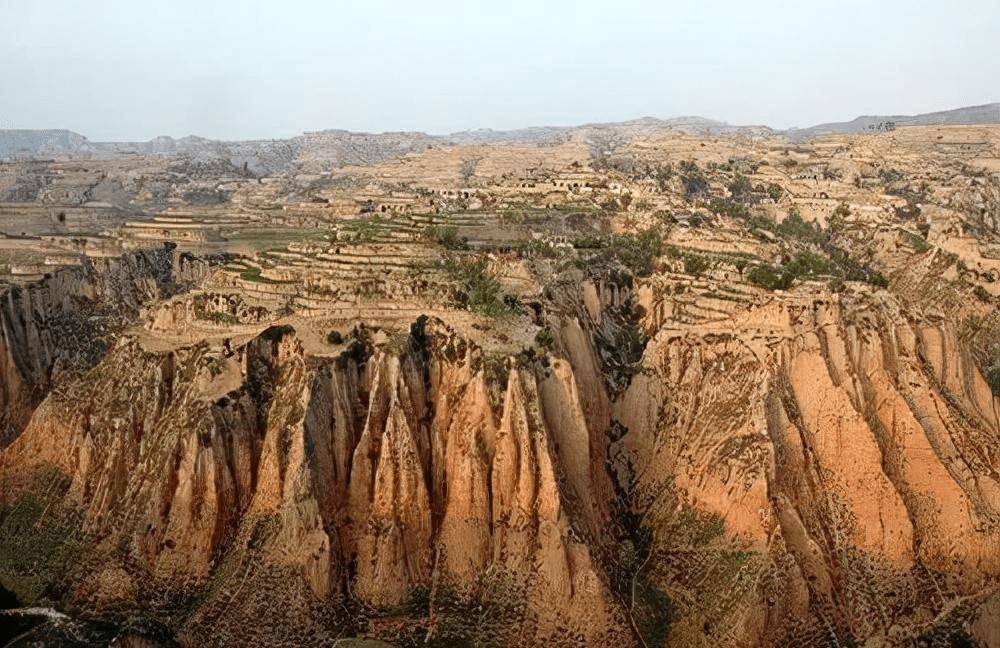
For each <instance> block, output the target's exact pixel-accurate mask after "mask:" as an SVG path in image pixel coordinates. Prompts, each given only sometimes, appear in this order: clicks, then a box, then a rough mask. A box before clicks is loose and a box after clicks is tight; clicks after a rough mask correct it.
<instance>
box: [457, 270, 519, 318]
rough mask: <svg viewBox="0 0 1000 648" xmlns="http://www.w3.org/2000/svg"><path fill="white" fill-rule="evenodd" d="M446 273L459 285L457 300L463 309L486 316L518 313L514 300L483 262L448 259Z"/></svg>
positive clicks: (514, 297)
mask: <svg viewBox="0 0 1000 648" xmlns="http://www.w3.org/2000/svg"><path fill="white" fill-rule="evenodd" d="M445 270H446V271H447V272H448V274H450V275H451V276H452V277H453V278H454V279H455V280H457V281H458V282H459V283H460V285H461V287H460V289H459V294H458V301H459V303H460V304H461V306H462V307H463V308H465V309H466V310H468V311H471V312H473V313H478V314H479V315H485V316H487V317H507V316H510V315H516V314H517V313H519V312H521V305H520V302H519V301H518V299H517V297H516V296H514V295H509V294H507V293H505V292H504V290H503V286H502V285H501V284H500V281H499V280H498V279H497V278H496V276H495V275H494V274H493V273H491V272H490V271H489V270H488V268H487V266H486V261H484V260H481V259H477V260H449V261H447V262H446V264H445Z"/></svg>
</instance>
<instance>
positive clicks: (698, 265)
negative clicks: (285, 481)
mask: <svg viewBox="0 0 1000 648" xmlns="http://www.w3.org/2000/svg"><path fill="white" fill-rule="evenodd" d="M707 269H708V259H706V258H705V257H702V256H699V255H697V254H685V255H684V272H686V273H688V274H691V275H695V276H698V275H700V274H701V273H702V272H704V271H705V270H707Z"/></svg>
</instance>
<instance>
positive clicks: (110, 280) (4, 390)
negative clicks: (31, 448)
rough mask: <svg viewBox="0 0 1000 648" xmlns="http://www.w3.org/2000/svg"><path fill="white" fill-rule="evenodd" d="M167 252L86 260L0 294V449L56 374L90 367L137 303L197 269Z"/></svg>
mask: <svg viewBox="0 0 1000 648" xmlns="http://www.w3.org/2000/svg"><path fill="white" fill-rule="evenodd" d="M173 257H174V252H173V250H172V249H171V248H168V247H164V248H161V249H158V250H143V251H137V252H134V253H131V254H127V255H124V256H122V257H113V258H112V257H109V258H93V259H87V260H86V263H85V265H83V266H81V267H77V268H71V269H62V270H59V271H56V272H54V273H52V274H51V275H48V276H47V277H46V278H45V279H44V280H43V281H41V282H38V283H33V284H27V285H25V286H19V285H10V286H4V287H2V288H0V448H2V447H3V446H5V445H7V443H9V442H10V441H11V440H13V438H14V437H16V436H17V435H18V434H19V433H20V432H21V430H23V429H24V426H25V425H26V424H27V422H28V419H29V418H30V417H31V413H32V411H33V409H34V408H35V406H37V405H38V403H39V402H40V401H41V400H42V398H43V397H44V396H45V394H46V393H47V392H48V390H49V388H50V387H51V386H52V385H53V384H54V383H55V382H58V377H59V374H60V373H63V372H72V371H75V370H80V369H86V368H89V367H91V366H93V365H94V364H95V363H96V362H97V361H98V360H99V359H100V358H101V356H102V355H103V353H104V352H105V350H106V348H107V342H108V337H109V335H110V334H112V333H113V332H115V331H117V330H120V329H121V328H122V326H123V324H124V323H126V322H127V321H128V320H130V319H131V318H133V317H134V316H135V315H136V314H137V313H138V312H139V309H140V307H141V306H142V305H143V304H144V303H145V302H149V301H152V300H155V299H158V298H160V297H163V296H165V295H167V294H169V293H170V292H171V291H172V290H175V289H176V287H177V285H178V284H182V283H185V282H190V281H193V280H195V279H198V278H199V277H200V276H201V274H202V273H203V272H204V266H205V264H204V263H203V262H202V261H198V260H195V259H193V258H192V257H188V256H186V255H178V258H177V259H176V262H175V259H174V258H173Z"/></svg>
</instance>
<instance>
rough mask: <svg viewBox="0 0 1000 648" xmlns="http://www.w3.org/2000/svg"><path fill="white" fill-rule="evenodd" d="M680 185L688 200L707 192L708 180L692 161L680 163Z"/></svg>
mask: <svg viewBox="0 0 1000 648" xmlns="http://www.w3.org/2000/svg"><path fill="white" fill-rule="evenodd" d="M680 168H681V184H683V185H684V194H685V195H686V196H687V197H688V198H693V197H696V196H701V195H702V194H704V193H706V192H707V191H708V180H707V179H706V178H705V174H704V173H702V171H701V169H699V168H698V165H697V164H696V163H695V162H694V161H693V160H692V161H685V162H681V164H680Z"/></svg>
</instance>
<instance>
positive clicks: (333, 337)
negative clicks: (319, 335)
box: [326, 330, 344, 344]
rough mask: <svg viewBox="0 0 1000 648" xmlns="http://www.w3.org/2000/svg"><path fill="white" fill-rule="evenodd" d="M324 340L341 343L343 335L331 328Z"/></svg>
mask: <svg viewBox="0 0 1000 648" xmlns="http://www.w3.org/2000/svg"><path fill="white" fill-rule="evenodd" d="M326 341H327V342H329V343H330V344H343V343H344V336H343V335H341V334H340V331H337V330H333V331H330V332H329V333H327V334H326Z"/></svg>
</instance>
